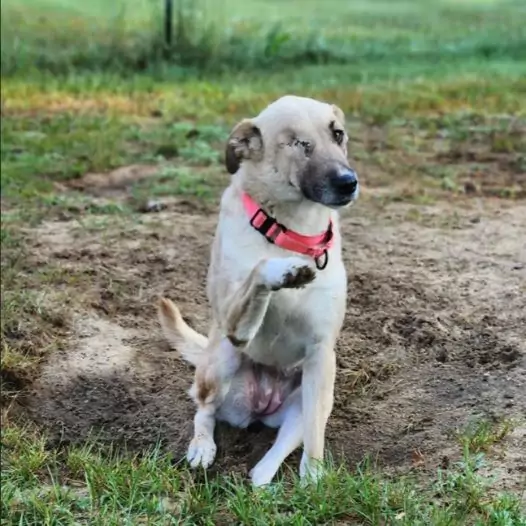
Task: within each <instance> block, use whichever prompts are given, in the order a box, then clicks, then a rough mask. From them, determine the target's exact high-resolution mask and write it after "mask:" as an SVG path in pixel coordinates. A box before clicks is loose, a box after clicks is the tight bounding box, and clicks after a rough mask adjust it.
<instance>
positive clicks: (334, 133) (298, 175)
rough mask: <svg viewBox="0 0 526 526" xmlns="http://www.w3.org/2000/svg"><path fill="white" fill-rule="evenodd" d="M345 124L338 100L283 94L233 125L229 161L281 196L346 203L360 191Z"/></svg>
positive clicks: (233, 169) (233, 170) (335, 204)
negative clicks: (349, 156) (350, 158)
mask: <svg viewBox="0 0 526 526" xmlns="http://www.w3.org/2000/svg"><path fill="white" fill-rule="evenodd" d="M344 124H345V117H344V114H343V112H342V110H341V109H340V108H338V107H337V106H334V105H331V104H326V103H323V102H319V101H317V100H314V99H308V98H304V97H295V96H291V95H288V96H285V97H282V98H280V99H278V100H277V101H276V102H274V103H272V104H271V105H270V106H268V107H267V108H266V109H265V110H263V111H262V112H261V113H260V114H259V115H258V116H257V117H255V118H254V119H244V120H242V121H241V122H240V123H238V124H237V125H236V126H235V127H234V129H233V131H232V133H231V134H230V137H229V139H228V142H227V147H226V154H225V161H226V167H227V169H228V171H229V172H230V173H231V174H234V173H236V172H237V171H238V170H239V169H240V168H241V167H242V169H243V172H244V175H246V176H247V177H248V178H249V179H251V181H252V182H253V183H255V184H257V185H258V187H260V188H264V189H265V190H266V191H267V192H268V193H269V195H271V196H274V197H278V198H279V199H281V200H286V201H297V200H300V199H308V200H310V201H314V202H316V203H321V204H323V205H325V206H329V207H331V208H339V207H343V206H346V205H348V204H349V203H351V202H352V201H354V200H355V199H356V198H357V196H358V178H357V175H356V172H355V171H354V170H353V169H352V168H351V167H350V166H349V162H348V160H347V141H348V136H347V133H346V131H345V128H344Z"/></svg>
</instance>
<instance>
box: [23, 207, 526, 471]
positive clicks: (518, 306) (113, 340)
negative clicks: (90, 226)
mask: <svg viewBox="0 0 526 526" xmlns="http://www.w3.org/2000/svg"><path fill="white" fill-rule="evenodd" d="M410 212H411V210H408V207H407V206H403V205H392V206H389V207H387V208H384V209H382V210H380V211H378V210H377V209H373V208H371V207H369V206H364V207H362V208H357V209H356V210H355V211H354V212H353V214H352V218H344V221H343V231H344V236H345V246H344V248H345V250H344V254H345V258H346V260H347V268H348V269H349V283H350V287H349V305H348V314H347V318H346V321H345V326H344V329H343V333H342V336H341V338H340V340H339V344H338V379H337V388H336V401H335V408H334V412H333V415H332V417H331V419H330V424H329V430H328V443H329V449H330V450H331V452H332V453H333V454H334V455H336V456H338V457H343V458H344V459H345V460H346V461H347V462H349V463H351V464H352V463H354V462H356V461H358V460H360V459H361V458H362V457H363V455H365V454H371V455H373V456H377V458H378V460H379V461H380V462H381V463H382V464H384V465H387V466H391V467H393V468H395V469H397V468H402V467H407V465H408V464H410V463H411V457H412V454H413V452H414V451H415V450H418V451H420V452H421V453H422V454H423V455H424V456H425V458H426V466H428V467H430V468H435V467H436V466H438V465H440V464H441V463H442V462H443V461H444V456H445V455H449V452H450V451H451V446H452V443H453V440H454V439H453V438H452V437H451V433H452V432H453V431H454V430H455V429H456V428H457V427H459V426H461V425H463V424H464V423H466V422H467V421H469V420H470V419H471V418H473V417H474V416H476V415H481V414H484V415H486V416H490V417H500V416H510V415H514V414H521V413H522V414H524V413H525V412H526V393H525V392H524V388H523V387H524V385H526V374H525V371H526V349H525V342H526V304H525V302H524V294H525V283H526V247H525V246H524V245H523V243H522V242H521V240H523V239H525V238H526V207H524V206H522V207H520V206H517V207H515V208H510V209H507V210H499V209H497V208H494V207H492V206H489V205H488V207H487V208H479V209H475V208H472V209H466V210H462V209H453V208H452V207H444V206H442V207H433V208H430V209H428V210H427V211H426V210H423V211H422V209H420V212H419V213H420V214H421V215H420V216H419V217H420V219H422V220H421V221H419V222H418V223H415V222H414V221H412V220H408V219H407V218H408V217H413V215H412V214H411V213H410ZM422 214H424V215H425V216H426V217H424V218H423V217H422ZM459 215H460V219H459ZM448 217H452V218H453V217H454V218H455V219H454V221H453V220H452V222H451V223H449V222H448V221H447V218H448ZM474 217H476V218H477V220H473V218H474ZM450 224H451V225H454V226H450ZM214 225H215V216H214V215H212V216H207V215H199V214H193V215H191V214H188V213H181V212H162V213H160V214H157V215H156V216H155V220H153V219H151V218H150V216H145V217H144V220H143V221H141V222H140V223H138V224H136V225H134V226H133V227H130V228H128V229H126V230H122V229H121V230H119V229H115V231H111V230H107V231H106V232H105V235H104V236H103V237H101V236H100V235H97V234H90V233H89V232H88V231H83V233H82V234H79V233H76V234H75V235H71V236H70V237H68V240H69V242H68V244H57V243H55V244H47V243H48V240H50V239H51V240H52V239H55V237H54V236H53V235H52V231H53V224H49V223H48V224H46V226H45V228H46V232H47V234H46V236H47V237H46V236H43V237H42V236H40V237H39V236H36V239H39V240H40V241H39V243H40V245H39V246H38V247H37V246H35V248H36V249H37V248H38V250H35V262H38V258H46V259H49V258H52V259H53V260H54V261H55V262H56V264H57V265H60V266H63V267H65V268H68V270H69V272H71V273H73V274H75V275H77V276H89V279H90V287H89V292H86V295H85V296H84V300H83V301H84V303H83V305H82V306H83V309H82V310H80V309H79V313H78V315H77V317H76V322H75V335H74V337H72V340H71V344H70V348H69V350H68V351H67V352H62V353H57V354H56V355H55V356H54V357H53V358H52V359H51V360H50V361H49V362H48V363H47V364H46V367H45V368H44V369H43V370H42V375H41V377H40V378H39V379H38V380H37V381H36V382H35V384H34V385H33V390H32V394H31V397H30V410H31V414H32V416H33V418H34V419H35V420H36V421H37V422H38V423H40V424H42V425H44V426H46V427H47V428H48V429H49V431H50V433H51V436H52V437H53V440H55V441H61V442H63V443H71V442H74V443H81V442H83V441H84V440H85V439H86V437H87V436H88V435H89V434H90V433H95V434H96V435H97V436H98V437H99V439H100V440H102V441H118V442H125V443H127V444H128V446H129V447H131V448H142V447H144V446H150V445H152V444H155V443H156V442H157V441H158V440H161V441H162V444H163V447H164V448H166V449H168V450H170V451H172V452H173V454H174V458H175V459H177V460H178V459H180V458H182V457H183V456H184V453H185V450H186V446H187V442H188V440H189V437H190V434H191V426H192V417H193V411H194V408H193V405H192V403H191V402H190V401H189V397H188V395H187V390H188V388H189V387H190V384H191V378H192V371H191V369H190V367H188V366H187V365H186V364H185V363H183V362H182V361H181V360H180V359H179V357H178V356H177V355H176V354H175V353H173V352H169V350H168V346H167V345H166V344H165V343H164V341H163V340H162V338H161V336H160V331H159V328H158V326H157V320H156V314H155V301H156V298H157V297H158V295H159V294H161V293H167V294H168V295H169V296H171V297H172V298H174V299H175V300H177V302H178V303H179V304H180V305H181V307H182V311H183V314H184V315H185V317H186V318H187V319H188V321H189V323H191V324H192V325H193V326H194V327H195V328H197V329H198V330H201V331H206V326H207V318H208V307H207V303H206V299H205V296H204V286H205V276H206V268H207V265H208V258H209V247H210V242H211V239H212V235H213V230H214ZM70 226H71V228H73V224H72V225H70ZM64 227H65V225H64V222H60V223H59V222H57V224H56V228H57V232H60V233H61V234H60V235H61V236H63V232H64ZM95 266H96V268H97V271H96V272H94V271H93V269H94V267H95ZM256 430H257V433H256V432H254V433H251V432H250V431H249V432H247V431H240V430H235V429H231V428H229V427H227V426H219V429H218V445H219V453H218V461H217V463H216V469H220V470H229V471H237V472H242V473H246V471H247V470H248V469H249V468H250V467H251V466H252V465H253V464H254V463H255V462H256V461H257V460H258V458H259V457H260V456H262V455H263V454H264V452H265V451H266V449H267V448H268V447H269V445H270V443H271V440H272V437H273V436H274V432H273V431H270V430H261V429H256ZM296 459H297V455H296ZM516 469H524V465H522V467H521V466H517V467H516Z"/></svg>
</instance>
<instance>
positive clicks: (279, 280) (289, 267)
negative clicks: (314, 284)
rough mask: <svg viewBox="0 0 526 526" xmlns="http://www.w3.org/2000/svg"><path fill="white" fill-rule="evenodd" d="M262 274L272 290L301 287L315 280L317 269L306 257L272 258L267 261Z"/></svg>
mask: <svg viewBox="0 0 526 526" xmlns="http://www.w3.org/2000/svg"><path fill="white" fill-rule="evenodd" d="M262 275H263V279H264V281H265V283H266V285H267V286H268V287H269V289H271V290H279V289H299V288H301V287H304V286H305V285H307V284H308V283H310V282H311V281H313V280H314V278H315V277H316V271H315V270H314V268H313V267H312V266H311V265H309V263H308V261H307V260H306V259H304V258H299V257H290V258H272V259H268V260H267V261H265V263H264V265H263V268H262Z"/></svg>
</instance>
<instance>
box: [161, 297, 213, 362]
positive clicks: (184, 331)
mask: <svg viewBox="0 0 526 526" xmlns="http://www.w3.org/2000/svg"><path fill="white" fill-rule="evenodd" d="M158 314H159V321H160V322H161V327H162V329H163V332H164V335H165V337H166V338H167V339H168V341H169V342H170V344H171V345H172V346H173V347H175V348H176V349H177V350H178V351H179V352H180V353H181V356H182V357H183V358H184V359H185V360H186V361H187V362H189V363H191V364H192V365H193V366H197V365H198V364H199V363H201V362H202V361H203V357H204V352H205V350H206V347H207V346H208V338H206V337H205V336H203V335H202V334H199V333H198V332H196V331H194V329H192V328H191V327H190V326H188V325H187V324H186V322H185V321H184V320H183V317H182V316H181V312H180V311H179V309H178V308H177V307H176V306H175V305H174V304H173V302H172V301H170V300H169V299H167V298H161V299H160V300H159V306H158Z"/></svg>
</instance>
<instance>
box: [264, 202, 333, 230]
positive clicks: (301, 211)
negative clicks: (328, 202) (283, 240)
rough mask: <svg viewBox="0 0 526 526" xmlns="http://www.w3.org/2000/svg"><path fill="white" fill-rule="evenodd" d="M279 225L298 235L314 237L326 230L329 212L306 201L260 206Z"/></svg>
mask: <svg viewBox="0 0 526 526" xmlns="http://www.w3.org/2000/svg"><path fill="white" fill-rule="evenodd" d="M261 206H262V207H263V208H264V209H265V211H266V212H267V213H269V214H271V215H272V216H273V217H274V218H275V219H276V220H277V221H278V222H279V223H281V224H282V225H284V226H286V227H287V228H288V229H289V230H293V231H294V232H297V233H298V234H303V235H306V236H314V235H317V234H319V233H321V232H324V231H325V230H327V226H328V224H329V221H330V218H331V211H330V210H329V209H328V208H327V207H325V206H322V205H319V204H317V203H313V202H310V201H307V200H303V201H298V202H285V203H277V204H272V203H267V204H266V205H261Z"/></svg>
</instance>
